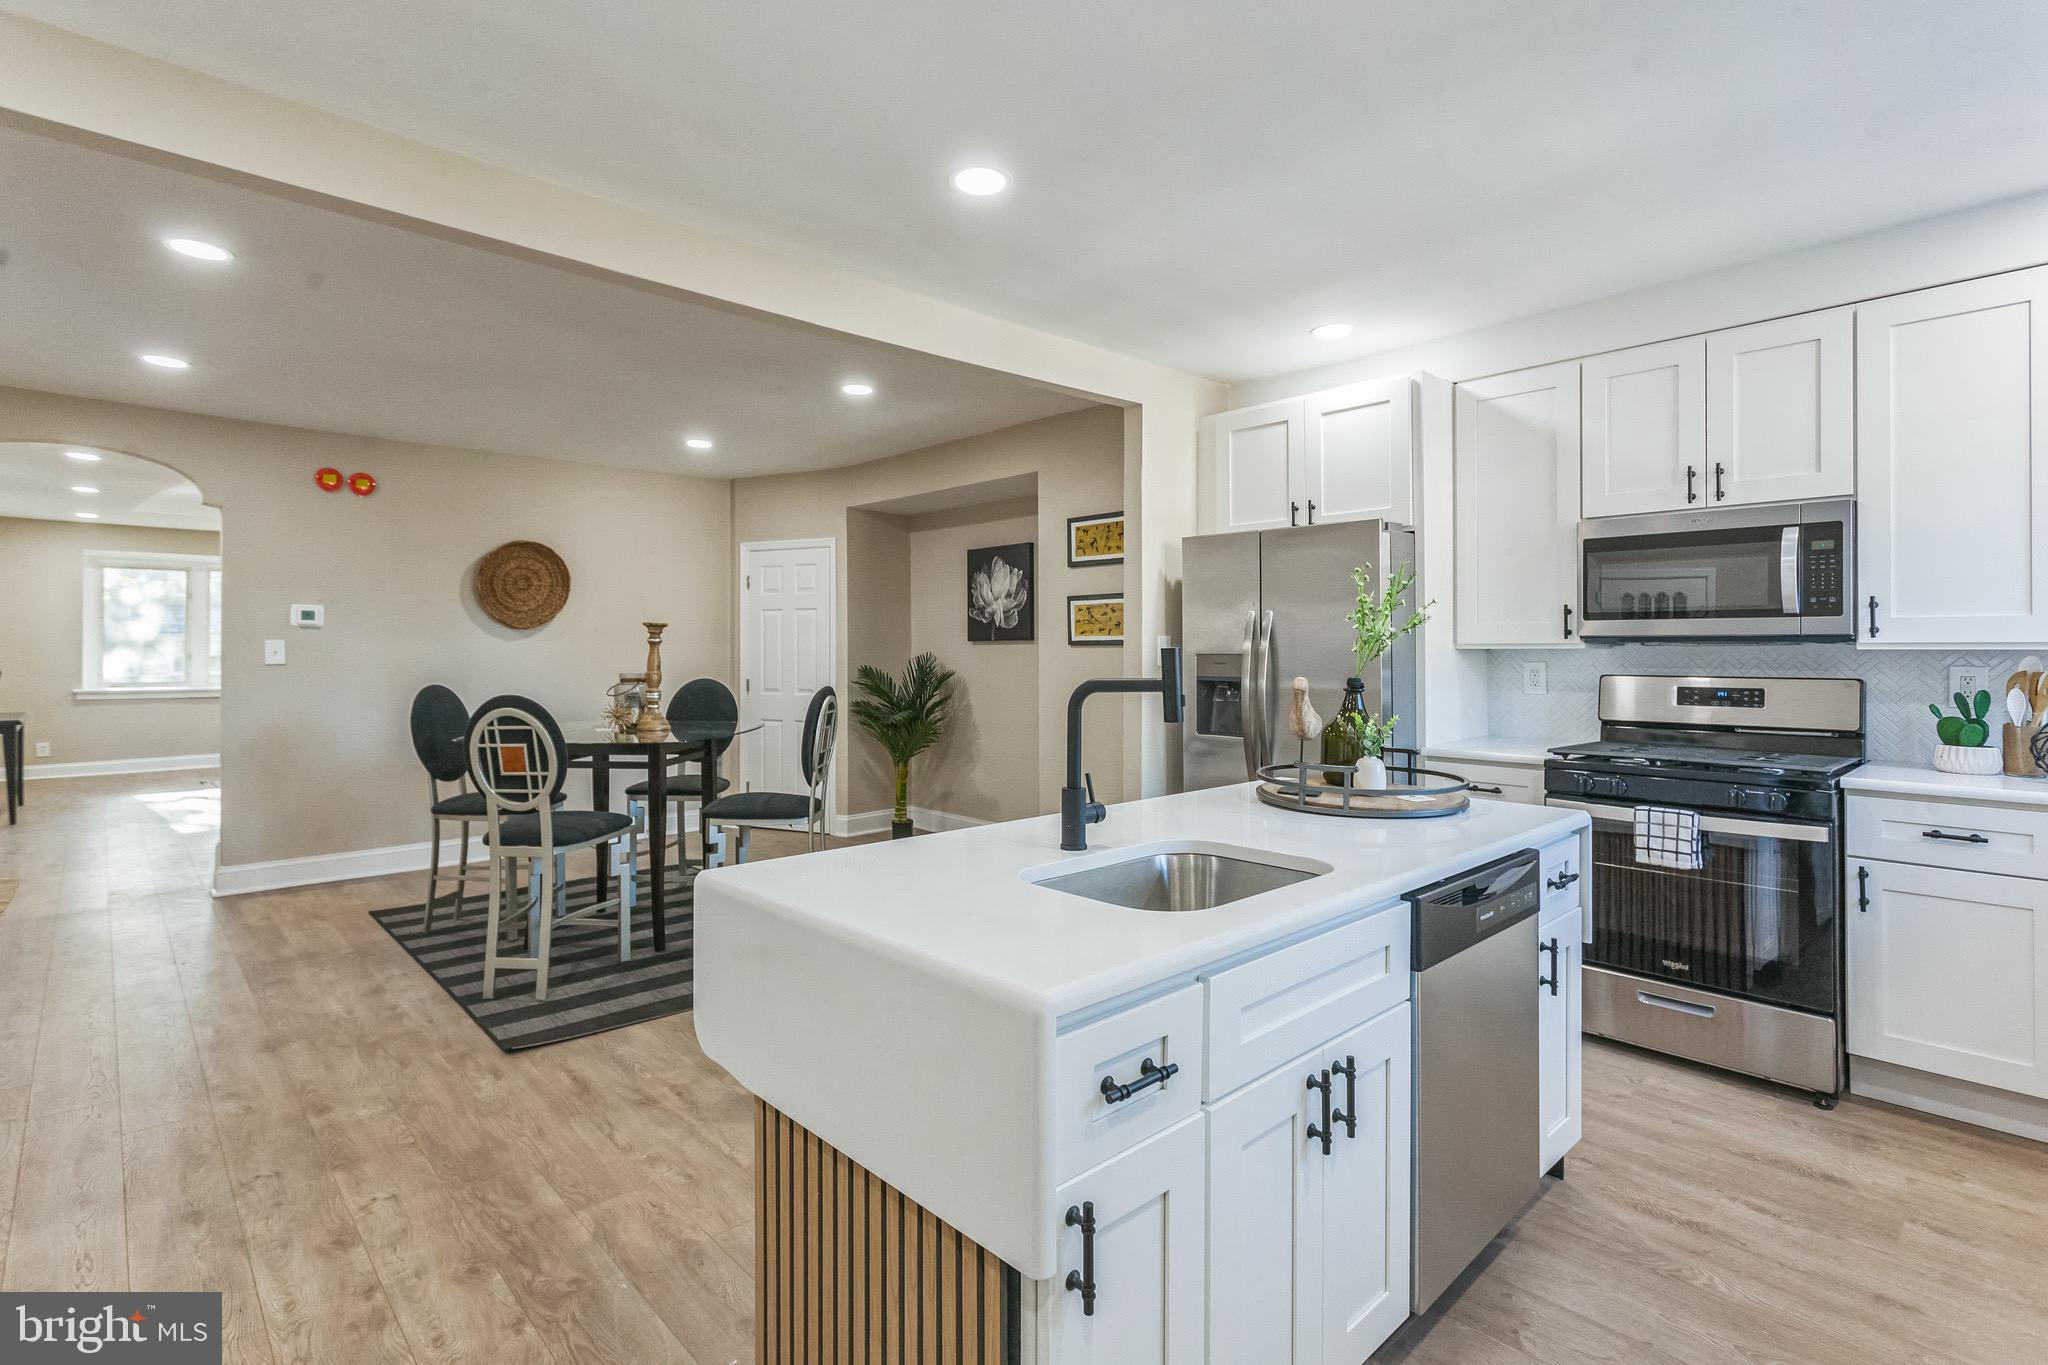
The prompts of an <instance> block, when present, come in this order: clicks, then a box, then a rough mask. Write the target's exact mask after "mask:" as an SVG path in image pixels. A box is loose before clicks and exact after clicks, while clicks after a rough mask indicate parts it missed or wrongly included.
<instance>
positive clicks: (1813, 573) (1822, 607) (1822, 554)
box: [1800, 522, 1843, 616]
mask: <svg viewBox="0 0 2048 1365" xmlns="http://www.w3.org/2000/svg"><path fill="white" fill-rule="evenodd" d="M1805 550H1806V553H1805V554H1804V555H1803V556H1802V558H1803V559H1804V561H1805V564H1804V567H1805V570H1806V574H1805V577H1806V582H1805V583H1803V584H1801V585H1800V586H1801V589H1802V590H1801V592H1800V600H1801V601H1802V602H1803V603H1804V604H1805V608H1804V614H1805V615H1807V616H1840V615H1841V614H1842V611H1843V607H1842V526H1841V523H1840V522H1824V523H1817V524H1815V525H1812V526H1808V527H1806V528H1805Z"/></svg>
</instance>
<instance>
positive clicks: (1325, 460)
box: [1301, 375, 1415, 526]
mask: <svg viewBox="0 0 2048 1365" xmlns="http://www.w3.org/2000/svg"><path fill="white" fill-rule="evenodd" d="M1303 422H1304V428H1303V437H1304V441H1303V444H1304V455H1303V471H1304V472H1303V476H1302V487H1301V496H1302V512H1303V520H1304V521H1306V522H1307V523H1308V524H1310V525H1319V524H1321V523H1323V522H1326V521H1366V520H1369V519H1371V518H1373V517H1379V518H1382V519H1384V520H1387V521H1392V522H1396V523H1398V524H1400V525H1403V526H1410V525H1413V524H1414V522H1415V492H1414V487H1415V381H1414V380H1412V379H1410V378H1408V377H1407V376H1405V375H1403V376H1401V377H1400V378H1397V379H1376V380H1373V381H1372V382H1371V383H1367V384H1350V385H1346V386H1345V387H1344V388H1341V389H1331V390H1330V391H1328V392H1327V393H1316V394H1310V395H1309V396H1308V398H1307V400H1306V402H1305V413H1304V417H1303Z"/></svg>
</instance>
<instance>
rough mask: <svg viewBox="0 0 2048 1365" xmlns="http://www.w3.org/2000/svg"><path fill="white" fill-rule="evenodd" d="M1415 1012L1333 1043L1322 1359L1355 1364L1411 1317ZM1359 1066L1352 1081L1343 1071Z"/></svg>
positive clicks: (1399, 1013)
mask: <svg viewBox="0 0 2048 1365" xmlns="http://www.w3.org/2000/svg"><path fill="white" fill-rule="evenodd" d="M1412 1018H1413V1012H1412V1010H1411V1009H1410V1007H1409V1006H1407V1005H1405V1004H1404V1005H1399V1006H1396V1007H1395V1008H1393V1009H1390V1010H1388V1011H1387V1012H1386V1013H1385V1014H1382V1015H1379V1016H1378V1017H1377V1018H1374V1019H1373V1020H1371V1021H1370V1022H1368V1023H1366V1024H1364V1025H1362V1026H1360V1027H1359V1028H1357V1029H1355V1030H1353V1031H1352V1032H1350V1033H1347V1034H1345V1035H1344V1036H1343V1037H1342V1038H1339V1039H1338V1040H1337V1041H1336V1042H1334V1043H1332V1044H1331V1045H1330V1048H1329V1051H1328V1052H1327V1053H1326V1054H1325V1056H1324V1064H1325V1065H1326V1066H1328V1067H1330V1068H1331V1075H1332V1082H1333V1090H1334V1096H1333V1098H1334V1100H1335V1102H1336V1103H1337V1104H1338V1105H1339V1106H1340V1107H1341V1109H1342V1111H1343V1112H1345V1113H1348V1114H1349V1115H1350V1116H1351V1118H1352V1119H1353V1120H1355V1124H1354V1125H1346V1124H1343V1123H1339V1124H1338V1125H1337V1136H1336V1142H1335V1145H1334V1147H1333V1149H1332V1151H1331V1154H1330V1156H1329V1157H1328V1158H1327V1159H1325V1158H1323V1157H1321V1156H1316V1157H1313V1158H1311V1159H1312V1160H1315V1161H1319V1162H1321V1163H1322V1178H1323V1210H1322V1219H1321V1232H1322V1238H1323V1245H1322V1272H1323V1274H1322V1294H1321V1299H1322V1305H1321V1306H1322V1328H1323V1330H1322V1338H1323V1341H1322V1361H1323V1365H1358V1362H1359V1361H1361V1360H1364V1359H1365V1358H1366V1357H1367V1356H1369V1355H1371V1354H1372V1353H1373V1352H1374V1351H1376V1350H1378V1349H1379V1346H1380V1343H1381V1342H1383V1341H1385V1340H1386V1339H1387V1338H1388V1337H1390V1336H1392V1335H1393V1334H1394V1329H1395V1328H1397V1327H1399V1326H1400V1325H1401V1324H1402V1323H1403V1322H1404V1321H1406V1320H1407V1317H1408V1301H1409V1271H1410V1260H1411V1248H1410V1240H1409V1239H1410V1229H1411V1222H1410V1218H1409V1210H1410V1206H1411V1203H1412V1200H1411V1195H1410V1190H1409V1183H1410V1180H1411V1178H1412V1174H1413V1170H1414V1166H1413V1162H1412V1160H1411V1157H1412V1152H1411V1141H1412V1139H1411V1129H1410V1123H1411V1122H1412V1120H1413V1116H1414V1063H1413V1060H1412V1058H1413V1051H1412V1049H1413V1047H1414V1036H1413V1029H1412V1026H1411V1020H1412ZM1347 1066H1348V1067H1353V1068H1355V1069H1356V1075H1355V1077H1346V1076H1345V1075H1343V1074H1342V1073H1341V1072H1339V1070H1338V1068H1340V1067H1347Z"/></svg>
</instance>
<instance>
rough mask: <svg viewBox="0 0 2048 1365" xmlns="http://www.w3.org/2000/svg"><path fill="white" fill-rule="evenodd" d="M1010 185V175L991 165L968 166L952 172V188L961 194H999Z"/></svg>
mask: <svg viewBox="0 0 2048 1365" xmlns="http://www.w3.org/2000/svg"><path fill="white" fill-rule="evenodd" d="M1009 187H1010V177H1009V176H1007V175H1004V174H1003V173H1002V172H1001V171H999V170H997V169H996V168H995V167H993V166H969V167H968V168H967V169H966V170H964V171H955V172H953V188H954V189H956V190H958V191H960V193H962V194H976V195H988V194H1001V193H1002V192H1003V191H1004V190H1006V189H1008V188H1009Z"/></svg>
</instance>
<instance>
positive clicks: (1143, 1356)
mask: <svg viewBox="0 0 2048 1365" xmlns="http://www.w3.org/2000/svg"><path fill="white" fill-rule="evenodd" d="M1207 1122H1208V1118H1207V1116H1206V1115H1204V1114H1197V1115H1195V1116H1194V1117H1193V1118H1190V1119H1186V1120H1184V1121H1183V1122H1181V1123H1179V1124H1176V1125H1175V1126H1174V1127H1172V1128H1169V1129H1167V1130H1166V1131H1165V1132H1163V1133H1161V1134H1159V1135H1158V1136H1157V1137H1153V1138H1148V1139H1146V1140H1145V1141H1144V1142H1141V1143H1139V1144H1138V1145H1137V1146H1135V1147H1132V1148H1130V1149H1129V1150H1127V1151H1126V1152H1124V1154H1123V1155H1122V1156H1119V1157H1116V1158H1114V1159H1112V1160H1110V1161H1106V1162H1104V1163H1103V1164H1102V1165H1100V1166H1097V1167H1096V1168H1095V1169H1094V1170H1092V1171H1089V1172H1087V1173H1086V1174H1085V1175H1080V1176H1077V1177H1075V1178H1074V1179H1073V1180H1070V1181H1068V1182H1067V1183H1066V1184H1064V1185H1062V1186H1060V1193H1059V1202H1060V1204H1061V1207H1062V1208H1068V1207H1071V1208H1072V1209H1075V1210H1082V1209H1085V1208H1087V1207H1088V1206H1090V1205H1092V1206H1093V1208H1092V1212H1093V1214H1094V1218H1095V1230H1094V1235H1093V1239H1092V1240H1093V1242H1094V1271H1095V1276H1094V1285H1095V1311H1094V1313H1093V1314H1092V1315H1090V1314H1087V1313H1084V1312H1083V1311H1082V1310H1083V1303H1082V1297H1081V1291H1080V1290H1079V1289H1078V1288H1076V1289H1068V1288H1066V1287H1065V1286H1066V1281H1067V1277H1068V1276H1069V1275H1070V1274H1073V1275H1083V1274H1085V1272H1086V1269H1087V1262H1086V1257H1085V1254H1084V1250H1085V1248H1084V1237H1083V1230H1082V1228H1080V1227H1076V1226H1066V1227H1063V1228H1062V1229H1061V1231H1060V1260H1059V1269H1058V1271H1057V1272H1056V1274H1055V1277H1054V1279H1053V1280H1052V1282H1051V1283H1049V1284H1043V1285H1041V1286H1040V1287H1039V1288H1040V1291H1041V1304H1042V1307H1043V1310H1044V1326H1045V1338H1044V1339H1045V1343H1046V1347H1047V1353H1046V1356H1045V1359H1046V1362H1047V1365H1201V1361H1202V1354H1203V1352H1202V1336H1203V1327H1204V1324H1205V1322H1206V1313H1205V1311H1204V1305H1203V1298H1204V1274H1203V1270H1204V1267H1203V1252H1204V1230H1203V1229H1204V1213H1205V1209H1204V1202H1205V1193H1206V1192H1205V1189H1204V1175H1205V1170H1204V1167H1205V1165H1206V1161H1205V1155H1206V1151H1207V1145H1208V1144H1207V1142H1206V1140H1205V1139H1206V1130H1205V1127H1204V1125H1205V1124H1206V1123H1207ZM1076 1216H1078V1214H1077V1215H1076Z"/></svg>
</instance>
